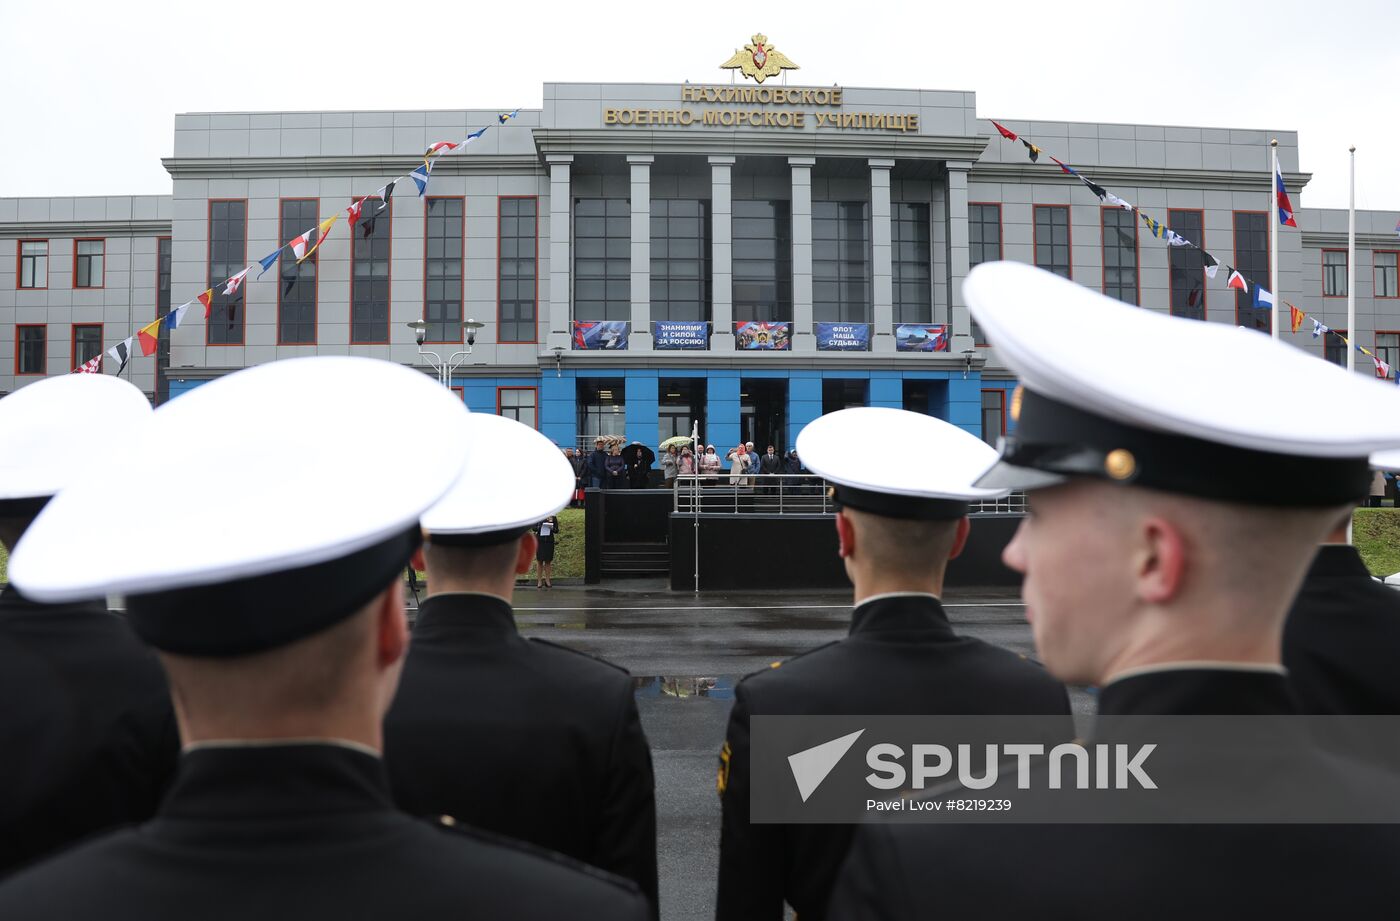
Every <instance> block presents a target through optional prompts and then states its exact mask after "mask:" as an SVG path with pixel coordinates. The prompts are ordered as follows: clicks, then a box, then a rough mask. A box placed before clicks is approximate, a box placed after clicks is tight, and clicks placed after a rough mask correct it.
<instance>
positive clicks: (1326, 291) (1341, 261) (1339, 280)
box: [1322, 249, 1347, 297]
mask: <svg viewBox="0 0 1400 921" xmlns="http://www.w3.org/2000/svg"><path fill="white" fill-rule="evenodd" d="M1322 296H1323V297H1346V296H1347V251H1346V250H1344V249H1324V250H1323V251H1322Z"/></svg>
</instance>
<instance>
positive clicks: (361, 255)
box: [350, 198, 394, 344]
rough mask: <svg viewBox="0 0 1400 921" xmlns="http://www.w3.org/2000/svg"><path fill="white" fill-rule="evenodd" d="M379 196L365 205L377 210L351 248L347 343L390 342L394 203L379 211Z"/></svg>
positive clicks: (389, 203) (391, 201)
mask: <svg viewBox="0 0 1400 921" xmlns="http://www.w3.org/2000/svg"><path fill="white" fill-rule="evenodd" d="M379 207H380V204H379V199H377V198H371V199H369V200H367V201H366V202H365V208H366V209H367V210H368V209H376V211H375V215H374V223H373V224H371V225H370V235H369V236H365V235H364V233H363V232H361V234H360V235H359V236H357V237H356V238H355V242H354V244H353V245H352V246H351V247H350V342H351V343H352V344H353V343H371V344H384V343H387V342H388V341H389V256H390V252H391V249H392V243H393V217H394V202H393V200H392V199H390V200H389V202H388V206H387V207H385V208H384V210H383V211H378V210H377V209H378V208H379Z"/></svg>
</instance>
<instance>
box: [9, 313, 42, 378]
mask: <svg viewBox="0 0 1400 921" xmlns="http://www.w3.org/2000/svg"><path fill="white" fill-rule="evenodd" d="M15 373H16V374H47V373H49V328H48V327H47V326H45V325H43V324H32V325H20V326H16V327H15Z"/></svg>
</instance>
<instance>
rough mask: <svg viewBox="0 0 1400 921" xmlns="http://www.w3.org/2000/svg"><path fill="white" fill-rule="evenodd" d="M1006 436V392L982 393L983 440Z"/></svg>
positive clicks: (991, 440)
mask: <svg viewBox="0 0 1400 921" xmlns="http://www.w3.org/2000/svg"><path fill="white" fill-rule="evenodd" d="M1114 210H1116V211H1122V213H1123V214H1126V215H1128V217H1129V218H1131V217H1132V216H1133V215H1132V213H1131V212H1128V211H1123V209H1121V208H1116V209H1114ZM1005 434H1006V391H1005V390H1001V389H1000V388H998V389H996V390H983V391H982V440H983V441H985V442H986V443H987V444H989V445H991V446H993V447H996V443H997V439H999V438H1000V437H1001V436H1002V435H1005Z"/></svg>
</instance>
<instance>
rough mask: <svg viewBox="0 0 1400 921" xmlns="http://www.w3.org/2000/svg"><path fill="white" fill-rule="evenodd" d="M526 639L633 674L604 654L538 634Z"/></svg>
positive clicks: (629, 674)
mask: <svg viewBox="0 0 1400 921" xmlns="http://www.w3.org/2000/svg"><path fill="white" fill-rule="evenodd" d="M526 639H528V640H529V641H530V642H532V643H539V644H540V645H541V646H548V647H550V648H551V649H562V650H564V651H565V652H572V653H573V654H574V655H576V656H583V657H584V658H585V659H592V660H593V661H594V662H598V663H600V664H602V665H606V666H607V667H608V668H615V669H617V670H618V671H620V672H622V673H623V674H624V675H627V676H629V677H630V676H631V675H632V673H631V672H629V671H628V670H627V669H625V668H623V667H622V666H621V665H617V664H615V663H613V662H609V661H608V660H607V659H604V658H603V657H602V656H595V655H594V654H593V653H591V652H584V651H582V650H580V649H574V648H573V647H572V646H565V645H564V644H563V643H551V642H550V641H549V640H542V639H540V638H539V637H537V636H531V637H526Z"/></svg>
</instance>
